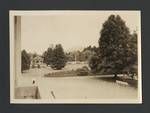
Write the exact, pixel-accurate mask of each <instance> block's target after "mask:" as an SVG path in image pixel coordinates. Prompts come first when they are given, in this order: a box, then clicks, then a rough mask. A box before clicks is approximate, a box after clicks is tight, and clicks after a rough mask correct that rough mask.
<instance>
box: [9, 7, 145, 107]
mask: <svg viewBox="0 0 150 113" xmlns="http://www.w3.org/2000/svg"><path fill="white" fill-rule="evenodd" d="M9 32H10V103H20V104H21V103H27V104H28V103H35V104H41V103H48V104H49V103H70V104H71V103H73V104H74V103H79V104H80V103H84V104H88V103H89V104H92V103H97V104H103V103H104V104H105V103H106V104H141V103H142V70H141V64H142V63H141V56H142V55H141V11H139V10H47V11H23V10H20V11H19V10H17V11H16V10H10V12H9Z"/></svg>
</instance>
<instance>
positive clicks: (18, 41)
mask: <svg viewBox="0 0 150 113" xmlns="http://www.w3.org/2000/svg"><path fill="white" fill-rule="evenodd" d="M14 21H15V26H14V27H15V28H14V30H15V34H14V35H15V36H14V38H15V41H14V46H15V47H14V49H15V50H14V52H15V59H14V61H15V65H14V66H15V85H16V86H17V82H18V81H17V80H18V77H19V76H21V16H15V17H14Z"/></svg>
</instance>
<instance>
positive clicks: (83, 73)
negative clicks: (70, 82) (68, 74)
mask: <svg viewBox="0 0 150 113" xmlns="http://www.w3.org/2000/svg"><path fill="white" fill-rule="evenodd" d="M76 72H77V75H79V76H86V75H88V74H89V69H88V67H86V66H83V67H82V68H79V69H77V70H76Z"/></svg>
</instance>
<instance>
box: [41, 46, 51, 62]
mask: <svg viewBox="0 0 150 113" xmlns="http://www.w3.org/2000/svg"><path fill="white" fill-rule="evenodd" d="M52 54H53V49H52V48H51V47H49V48H48V49H47V51H45V52H44V53H43V58H44V63H46V64H47V65H51V62H52V61H51V60H52Z"/></svg>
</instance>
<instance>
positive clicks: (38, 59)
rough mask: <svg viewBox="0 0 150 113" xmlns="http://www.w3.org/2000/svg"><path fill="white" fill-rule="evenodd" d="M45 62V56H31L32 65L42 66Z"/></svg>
mask: <svg viewBox="0 0 150 113" xmlns="http://www.w3.org/2000/svg"><path fill="white" fill-rule="evenodd" d="M42 64H43V58H42V57H41V56H36V57H34V58H31V67H32V68H34V67H40V66H41V65H42Z"/></svg>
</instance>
